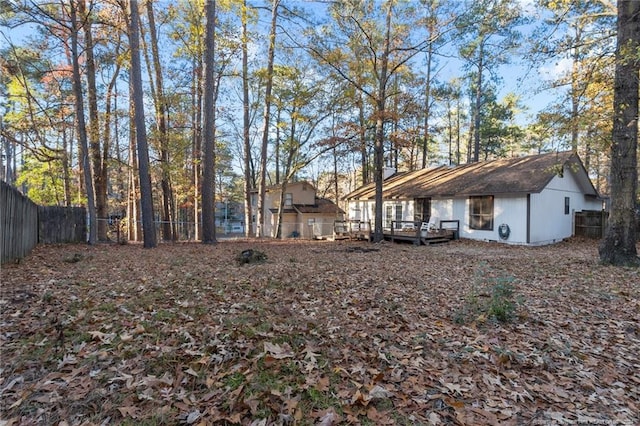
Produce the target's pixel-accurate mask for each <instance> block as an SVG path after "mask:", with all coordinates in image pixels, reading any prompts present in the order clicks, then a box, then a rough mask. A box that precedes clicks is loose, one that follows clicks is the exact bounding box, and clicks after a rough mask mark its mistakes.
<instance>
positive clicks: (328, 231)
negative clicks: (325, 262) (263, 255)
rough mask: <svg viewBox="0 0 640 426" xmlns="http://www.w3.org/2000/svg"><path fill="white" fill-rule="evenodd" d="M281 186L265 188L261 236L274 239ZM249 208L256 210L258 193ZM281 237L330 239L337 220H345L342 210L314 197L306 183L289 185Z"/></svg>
mask: <svg viewBox="0 0 640 426" xmlns="http://www.w3.org/2000/svg"><path fill="white" fill-rule="evenodd" d="M281 194H282V185H273V186H269V187H267V188H266V194H265V214H264V216H263V217H264V235H266V236H271V237H275V236H276V232H277V225H278V208H279V205H280V199H281ZM253 196H254V197H253V201H252V205H253V206H254V209H255V208H257V203H256V200H257V193H256V194H253ZM282 213H283V214H282V228H281V235H282V237H283V238H305V239H313V238H327V237H331V236H333V226H334V222H335V221H336V220H342V219H343V218H344V214H345V213H344V210H342V209H341V208H340V207H338V206H337V205H336V204H335V203H334V202H333V201H331V200H329V199H326V198H319V197H317V196H316V188H315V187H314V186H313V185H312V184H310V183H309V182H306V181H300V182H289V183H288V184H287V186H286V189H285V194H284V206H283V212H282Z"/></svg>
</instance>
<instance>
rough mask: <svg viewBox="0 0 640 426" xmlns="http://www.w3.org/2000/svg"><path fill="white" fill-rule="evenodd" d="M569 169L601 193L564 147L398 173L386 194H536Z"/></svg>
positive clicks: (586, 187)
mask: <svg viewBox="0 0 640 426" xmlns="http://www.w3.org/2000/svg"><path fill="white" fill-rule="evenodd" d="M567 166H568V168H567ZM567 170H568V171H569V172H570V173H573V175H574V176H575V177H576V179H577V181H578V184H579V185H580V187H581V189H582V191H583V193H584V194H585V195H590V196H596V197H597V196H598V193H597V191H596V189H595V188H594V186H593V184H592V183H591V180H590V179H589V177H588V174H587V172H586V170H585V168H584V165H583V164H582V162H581V161H580V158H579V157H578V155H577V154H576V153H574V152H573V151H562V152H550V153H547V154H539V155H528V156H525V157H516V158H503V159H498V160H492V161H484V162H478V163H469V164H464V165H460V166H455V167H447V166H439V167H435V168H430V169H421V170H416V171H413V172H404V173H396V174H394V175H392V176H390V177H389V178H387V179H386V180H385V181H384V183H383V195H382V197H383V198H384V199H394V198H396V199H398V198H425V197H453V196H473V195H498V194H533V193H539V192H541V191H542V190H543V189H544V188H545V187H546V186H547V185H548V184H549V182H550V181H551V179H553V177H554V176H555V175H558V174H562V173H565V172H566V171H567ZM345 198H346V199H348V200H352V199H359V200H364V199H374V198H375V184H374V183H370V184H367V185H365V186H362V187H360V188H358V189H356V190H355V191H353V192H351V193H350V194H348V195H347V196H346V197H345Z"/></svg>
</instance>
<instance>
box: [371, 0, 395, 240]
mask: <svg viewBox="0 0 640 426" xmlns="http://www.w3.org/2000/svg"><path fill="white" fill-rule="evenodd" d="M392 7H393V6H392V4H391V2H389V3H388V4H387V8H388V9H387V22H386V35H385V40H384V52H383V53H382V58H381V59H382V63H381V64H380V74H379V75H378V93H377V99H376V140H375V145H374V151H373V163H374V169H373V173H374V183H375V222H374V229H373V241H374V242H376V243H378V242H380V241H382V240H383V239H384V234H383V230H382V177H383V174H382V172H383V169H384V118H385V117H384V116H385V103H386V101H387V81H388V75H387V73H388V66H389V51H390V46H391V10H392Z"/></svg>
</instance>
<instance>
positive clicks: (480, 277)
mask: <svg viewBox="0 0 640 426" xmlns="http://www.w3.org/2000/svg"><path fill="white" fill-rule="evenodd" d="M514 281H515V279H514V278H513V277H511V276H506V277H505V276H495V274H491V270H490V269H489V268H487V267H486V264H482V265H481V266H480V267H479V268H478V271H477V272H476V274H475V278H474V283H473V287H472V288H471V291H470V293H469V294H468V295H467V297H466V298H465V302H464V305H463V306H462V308H461V309H460V310H459V311H458V312H457V314H456V316H455V321H456V322H458V323H466V322H473V321H477V322H480V323H483V322H485V321H486V320H494V321H498V322H509V321H511V320H513V319H514V318H515V313H516V310H517V307H518V301H517V300H516V299H515V298H514V290H515V288H514V286H513V282H514Z"/></svg>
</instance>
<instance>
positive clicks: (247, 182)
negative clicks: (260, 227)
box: [242, 0, 253, 237]
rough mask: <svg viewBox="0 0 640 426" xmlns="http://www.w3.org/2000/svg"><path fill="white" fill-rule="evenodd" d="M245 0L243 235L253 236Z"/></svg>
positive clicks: (245, 9)
mask: <svg viewBox="0 0 640 426" xmlns="http://www.w3.org/2000/svg"><path fill="white" fill-rule="evenodd" d="M247 37H248V34H247V0H243V1H242V138H243V141H244V159H243V164H244V206H245V207H244V226H245V228H244V235H245V237H249V236H251V235H253V232H252V231H253V230H252V226H251V224H252V222H253V221H252V208H251V190H252V189H253V188H252V185H251V140H250V138H249V131H250V127H249V126H250V124H251V123H250V121H249V102H250V101H249V49H248V47H247V42H248V40H247Z"/></svg>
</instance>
